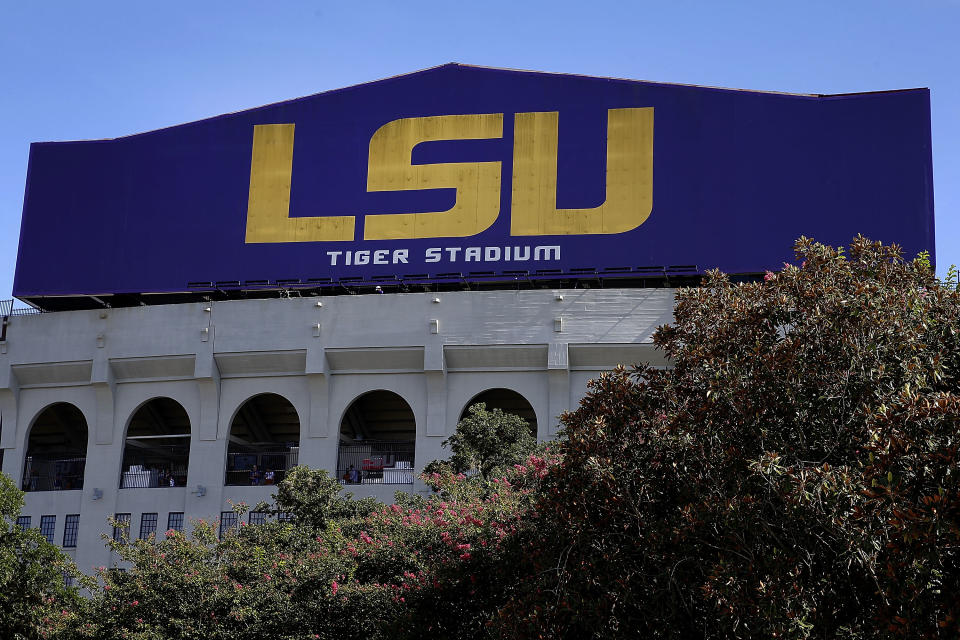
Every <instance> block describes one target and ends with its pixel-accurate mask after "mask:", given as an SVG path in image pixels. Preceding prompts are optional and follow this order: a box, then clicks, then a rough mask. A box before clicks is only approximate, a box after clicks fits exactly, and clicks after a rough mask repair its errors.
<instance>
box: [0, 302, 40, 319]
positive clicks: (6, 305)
mask: <svg viewBox="0 0 960 640" xmlns="http://www.w3.org/2000/svg"><path fill="white" fill-rule="evenodd" d="M14 302H15V301H14V300H13V299H10V300H0V316H32V315H34V314H37V313H43V312H42V311H40V309H34V308H33V307H17V308H14V307H13V304H14Z"/></svg>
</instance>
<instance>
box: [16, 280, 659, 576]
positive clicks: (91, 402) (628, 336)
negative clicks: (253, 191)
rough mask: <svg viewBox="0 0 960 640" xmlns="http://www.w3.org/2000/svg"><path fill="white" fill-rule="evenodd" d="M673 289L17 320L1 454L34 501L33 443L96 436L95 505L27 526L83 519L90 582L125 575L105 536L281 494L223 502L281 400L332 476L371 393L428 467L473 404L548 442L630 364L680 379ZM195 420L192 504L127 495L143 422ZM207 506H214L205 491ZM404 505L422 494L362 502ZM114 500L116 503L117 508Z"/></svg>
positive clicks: (47, 495) (173, 308)
mask: <svg viewBox="0 0 960 640" xmlns="http://www.w3.org/2000/svg"><path fill="white" fill-rule="evenodd" d="M673 301H674V291H673V290H672V289H611V290H602V289H576V290H571V289H564V290H533V291H490V292H476V291H465V292H446V293H411V294H385V295H366V296H337V297H323V298H291V299H274V300H250V301H231V302H216V303H196V304H182V305H165V306H150V307H134V308H123V309H104V310H100V311H73V312H60V313H50V314H42V315H34V316H18V317H14V318H11V319H10V326H9V327H8V331H7V340H6V341H5V342H0V448H2V449H3V450H4V455H3V471H4V472H5V473H7V474H8V475H10V476H11V477H12V478H14V479H15V480H16V481H17V482H18V484H19V482H20V478H21V474H22V472H23V464H24V456H25V453H26V443H27V441H28V436H29V430H30V427H31V425H32V424H33V421H34V420H35V419H36V417H37V416H38V415H39V414H40V413H41V412H42V411H43V410H44V408H45V407H48V406H49V405H50V404H52V403H55V402H69V403H71V404H73V405H75V406H76V407H77V408H79V409H80V411H81V412H82V413H83V415H84V417H85V419H86V422H87V426H88V442H89V443H88V447H87V464H86V475H85V479H84V488H83V489H82V490H74V491H48V492H31V493H28V495H27V502H26V506H25V508H24V512H23V513H24V515H30V516H31V517H32V519H33V520H32V522H33V525H34V526H38V525H39V522H40V516H41V515H51V514H52V515H56V516H57V529H56V534H55V538H54V540H55V542H56V543H58V544H60V543H61V542H62V540H63V526H64V520H65V516H66V515H67V514H73V513H79V514H80V530H79V539H78V545H77V548H76V549H71V550H68V552H69V553H71V554H72V555H74V557H75V559H76V560H77V562H78V565H79V566H80V568H81V569H83V570H85V571H90V570H91V569H92V567H94V566H97V565H107V564H109V563H110V562H112V561H113V559H112V558H111V557H110V553H109V552H108V551H107V550H106V549H105V547H104V544H103V541H102V540H101V539H100V534H101V533H109V532H110V528H109V527H108V526H107V524H106V519H107V517H108V516H111V515H113V514H115V513H131V514H132V518H131V522H132V526H131V532H132V534H133V535H136V534H137V533H138V532H139V527H140V515H141V514H142V513H145V512H147V513H150V512H155V513H158V514H159V518H158V530H159V531H163V530H165V528H166V523H167V514H168V513H169V512H184V513H185V514H186V518H188V519H189V518H217V517H219V514H220V512H221V511H225V510H229V509H230V506H229V501H240V500H242V501H246V502H248V503H250V504H255V503H256V502H258V501H259V500H261V499H269V496H270V493H271V492H272V490H271V488H270V487H233V486H224V484H223V482H224V465H225V459H226V451H227V441H228V435H229V430H230V425H231V421H232V419H233V416H234V414H235V413H236V411H237V410H238V408H239V407H240V406H241V405H242V404H243V403H244V402H245V401H246V400H248V399H249V398H251V397H252V396H255V395H257V394H260V393H264V392H272V393H276V394H279V395H281V396H283V397H284V398H286V399H287V400H289V401H290V403H291V404H292V405H293V406H294V408H295V409H296V411H297V414H298V415H299V418H300V458H299V459H300V462H301V464H307V465H309V466H311V467H316V468H325V469H329V470H333V469H334V467H335V465H336V461H337V448H338V433H339V424H340V420H341V418H342V417H343V414H344V413H345V412H346V410H347V409H348V408H349V406H350V404H351V403H352V402H353V401H354V400H355V399H356V398H357V397H358V396H360V395H362V394H363V393H365V392H367V391H373V390H377V389H386V390H389V391H393V392H395V393H397V394H399V395H400V396H401V397H403V399H404V400H406V402H407V403H408V404H409V405H410V407H411V409H412V411H413V413H414V416H415V419H416V429H417V439H416V460H417V466H421V467H422V465H423V464H424V463H426V462H428V461H430V460H432V459H435V458H441V457H444V455H445V452H444V451H443V449H442V447H441V442H442V441H443V439H444V438H446V437H447V436H448V435H450V434H451V433H452V431H453V429H454V427H455V426H456V422H457V418H458V417H459V416H460V414H461V412H462V411H463V409H464V407H465V406H466V405H467V403H468V402H469V401H470V400H471V399H472V398H474V397H475V396H476V395H477V394H479V393H481V392H483V391H485V390H487V389H491V388H508V389H512V390H514V391H516V392H518V393H519V394H521V395H522V396H524V398H526V400H527V401H528V402H529V403H530V405H531V406H532V407H533V409H534V411H535V412H536V416H537V423H538V430H539V433H538V437H539V438H540V439H549V438H551V437H553V436H554V435H555V434H556V428H557V419H556V417H557V416H558V415H559V414H560V413H561V412H563V411H565V410H567V409H570V408H573V407H575V406H576V403H577V401H578V400H579V398H580V397H582V395H583V393H584V391H585V389H586V383H587V381H588V380H589V379H591V378H593V377H596V375H597V374H598V373H599V372H601V371H604V370H608V369H610V368H612V367H613V366H615V365H616V364H617V363H620V362H624V363H633V362H639V361H647V362H651V363H653V364H658V365H663V364H665V363H664V361H663V359H662V354H660V353H659V352H657V351H655V350H654V349H653V347H652V344H651V342H650V339H651V335H652V333H653V331H654V330H655V328H656V327H657V326H659V325H661V324H665V323H667V322H669V321H670V320H671V318H672V309H673ZM157 397H169V398H172V399H174V400H176V401H177V402H179V403H180V404H181V405H182V406H183V407H184V409H185V410H186V412H187V415H188V416H189V418H190V425H191V437H190V466H189V472H188V482H187V487H185V488H183V487H177V488H153V489H120V488H119V484H120V482H119V478H120V474H121V468H120V467H121V460H122V456H123V447H124V438H125V434H126V429H127V425H128V423H129V421H130V418H131V417H132V416H133V414H134V413H135V412H136V410H137V409H138V408H139V407H140V406H141V405H143V404H144V403H145V402H147V401H148V400H150V399H152V398H157ZM198 485H202V486H203V487H205V488H206V493H205V495H202V496H201V495H198V493H197V492H196V488H197V486H198ZM349 489H350V490H351V491H352V492H353V493H354V494H355V495H357V496H364V495H375V496H377V497H378V498H381V499H385V500H389V499H390V498H392V495H393V492H394V491H395V490H397V489H405V490H412V491H426V488H425V487H424V486H423V485H422V484H420V483H419V482H417V483H415V484H414V485H352V486H351V487H350V488H349ZM101 494H102V495H101Z"/></svg>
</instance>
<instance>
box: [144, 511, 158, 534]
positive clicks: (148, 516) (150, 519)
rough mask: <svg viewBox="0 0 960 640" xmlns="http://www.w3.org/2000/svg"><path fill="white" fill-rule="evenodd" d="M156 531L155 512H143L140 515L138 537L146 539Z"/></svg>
mask: <svg viewBox="0 0 960 640" xmlns="http://www.w3.org/2000/svg"><path fill="white" fill-rule="evenodd" d="M156 532H157V514H156V513H143V514H141V515H140V539H141V540H146V539H147V538H149V537H150V535H151V534H153V533H156Z"/></svg>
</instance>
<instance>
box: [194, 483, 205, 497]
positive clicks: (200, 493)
mask: <svg viewBox="0 0 960 640" xmlns="http://www.w3.org/2000/svg"><path fill="white" fill-rule="evenodd" d="M190 493H195V494H197V497H198V498H202V497H203V496H205V495H207V488H206V487H205V486H203V485H202V484H198V485H197V488H196V490H195V491H191V492H190Z"/></svg>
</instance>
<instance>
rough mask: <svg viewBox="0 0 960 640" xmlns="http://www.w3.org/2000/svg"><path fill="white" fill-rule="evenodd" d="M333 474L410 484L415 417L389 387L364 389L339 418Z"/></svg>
mask: <svg viewBox="0 0 960 640" xmlns="http://www.w3.org/2000/svg"><path fill="white" fill-rule="evenodd" d="M339 435H340V446H339V452H338V456H337V477H338V478H340V480H341V482H345V483H349V484H357V483H363V484H368V483H375V484H412V483H413V477H414V468H415V467H414V463H415V454H416V443H417V419H416V416H415V415H414V413H413V409H412V408H410V404H409V403H408V402H407V401H406V400H404V399H403V397H402V396H401V395H399V394H397V393H394V392H393V391H387V390H386V389H377V390H374V391H368V392H366V393H364V394H362V395H360V396H358V397H357V398H356V399H354V401H353V402H351V403H350V406H349V407H347V410H346V411H344V412H343V416H342V417H341V419H340V431H339Z"/></svg>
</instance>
